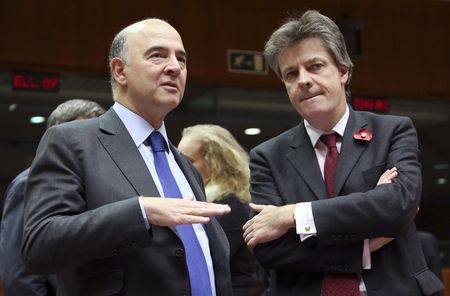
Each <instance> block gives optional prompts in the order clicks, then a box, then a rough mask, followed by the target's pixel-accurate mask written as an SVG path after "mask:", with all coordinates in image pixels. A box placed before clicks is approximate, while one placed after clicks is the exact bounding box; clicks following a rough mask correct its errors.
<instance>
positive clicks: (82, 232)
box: [22, 18, 232, 296]
mask: <svg viewBox="0 0 450 296" xmlns="http://www.w3.org/2000/svg"><path fill="white" fill-rule="evenodd" d="M109 66H110V70H111V86H112V93H113V98H114V101H115V102H114V105H113V106H112V107H111V109H109V110H108V111H107V112H106V113H105V114H103V115H102V116H100V117H98V118H96V119H88V120H80V121H76V122H69V123H66V124H61V125H57V126H54V127H52V128H50V129H48V130H47V132H46V133H45V134H44V136H43V138H42V140H41V142H40V144H39V147H38V150H37V153H36V158H35V160H34V162H33V165H32V166H31V169H30V174H29V177H28V182H27V188H26V193H25V227H24V241H23V248H22V254H23V258H24V261H25V263H26V264H27V265H28V266H29V267H30V268H32V269H34V270H35V271H40V272H56V273H57V276H58V294H60V295H83V296H87V295H122V296H139V295H164V296H172V295H173V296H175V295H177V296H179V295H191V296H228V295H231V294H232V290H231V279H230V269H229V260H228V255H229V246H228V244H227V243H226V239H227V238H226V236H225V233H224V232H223V230H222V228H221V227H220V225H219V223H218V222H217V220H216V219H215V217H214V216H216V215H224V214H227V213H229V212H230V208H229V207H228V206H226V205H221V204H213V203H208V202H206V199H205V195H204V187H203V181H202V178H201V176H200V174H199V173H198V172H197V170H196V169H195V168H194V167H193V166H192V164H191V163H190V162H189V160H187V159H186V158H185V157H184V156H183V155H181V153H180V152H179V151H178V150H177V149H176V148H175V147H174V146H173V145H172V143H171V142H170V141H169V137H168V135H167V132H166V127H165V121H164V120H165V118H166V115H167V114H168V113H169V112H170V111H172V110H174V109H175V108H176V107H177V106H178V105H179V104H180V103H181V100H182V97H183V94H184V89H185V85H186V78H187V53H186V50H185V49H184V46H183V41H182V39H181V36H180V34H179V33H178V32H177V30H175V28H174V27H172V26H171V25H170V24H168V23H167V22H165V21H163V20H160V19H156V18H152V19H146V20H143V21H139V22H136V23H133V24H131V25H129V26H127V27H126V28H124V29H123V30H121V31H120V32H119V33H118V34H117V35H116V36H115V37H114V39H113V42H112V44H111V49H110V54H109Z"/></svg>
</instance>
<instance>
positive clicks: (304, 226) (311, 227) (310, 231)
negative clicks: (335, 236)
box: [294, 202, 317, 241]
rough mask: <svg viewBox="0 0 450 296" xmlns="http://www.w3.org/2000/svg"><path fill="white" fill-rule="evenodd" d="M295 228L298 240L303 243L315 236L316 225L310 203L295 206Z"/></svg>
mask: <svg viewBox="0 0 450 296" xmlns="http://www.w3.org/2000/svg"><path fill="white" fill-rule="evenodd" d="M294 218H295V228H296V230H297V234H299V235H300V240H301V241H304V240H306V239H307V238H309V237H311V236H316V235H317V230H316V224H315V223H314V217H313V213H312V206H311V203H310V202H300V203H297V204H296V205H295V216H294Z"/></svg>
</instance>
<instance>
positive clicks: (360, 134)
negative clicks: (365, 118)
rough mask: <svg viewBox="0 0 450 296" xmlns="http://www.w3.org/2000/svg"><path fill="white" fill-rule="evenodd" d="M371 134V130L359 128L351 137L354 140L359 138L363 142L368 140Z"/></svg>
mask: <svg viewBox="0 0 450 296" xmlns="http://www.w3.org/2000/svg"><path fill="white" fill-rule="evenodd" d="M372 136H373V134H372V132H371V131H370V130H369V129H367V128H361V129H359V130H358V131H356V133H354V134H353V138H354V139H355V140H361V141H365V142H369V141H370V140H372Z"/></svg>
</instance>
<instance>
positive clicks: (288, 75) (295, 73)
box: [284, 71, 297, 80]
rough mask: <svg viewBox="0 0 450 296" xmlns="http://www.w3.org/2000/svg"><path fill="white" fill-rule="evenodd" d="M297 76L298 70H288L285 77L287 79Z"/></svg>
mask: <svg viewBox="0 0 450 296" xmlns="http://www.w3.org/2000/svg"><path fill="white" fill-rule="evenodd" d="M295 76H297V71H288V72H286V73H284V79H285V80H289V79H292V78H294V77H295Z"/></svg>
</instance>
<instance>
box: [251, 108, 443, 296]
mask: <svg viewBox="0 0 450 296" xmlns="http://www.w3.org/2000/svg"><path fill="white" fill-rule="evenodd" d="M363 127H364V128H367V129H369V130H370V131H371V132H372V133H373V137H372V139H371V140H370V141H363V140H356V139H354V133H356V132H358V130H359V129H361V128H363ZM418 153H419V151H418V144H417V135H416V131H415V129H414V127H413V124H412V122H411V120H410V119H408V118H405V117H396V116H380V115H376V114H373V113H369V112H354V111H353V110H350V117H349V120H348V123H347V126H346V129H345V133H344V136H343V139H342V146H341V152H340V157H339V161H338V164H337V171H336V182H335V192H336V195H337V196H336V197H334V198H332V199H327V194H326V189H325V185H324V181H323V178H322V175H321V173H320V168H319V165H318V162H317V158H316V155H315V152H314V148H313V147H312V144H311V141H310V139H309V137H308V135H307V133H306V129H305V126H304V123H303V122H301V123H300V125H298V126H297V127H294V128H292V129H291V130H289V131H287V132H285V133H283V134H281V135H279V136H277V137H275V138H273V139H271V140H269V141H267V142H265V143H263V144H261V145H259V146H258V147H256V148H254V149H253V150H252V151H251V153H250V169H251V193H252V199H253V202H255V203H260V204H273V205H277V206H280V205H285V204H295V203H298V202H312V211H313V216H314V221H315V223H316V227H317V237H312V238H309V239H307V240H306V241H304V242H300V240H299V236H298V235H297V234H296V233H295V230H294V229H292V230H290V231H289V232H288V233H287V234H286V235H284V236H282V237H281V238H280V239H277V240H275V241H272V242H269V243H265V244H261V245H257V246H256V248H255V253H256V256H257V258H258V259H259V261H260V263H261V264H262V265H263V267H266V268H272V269H275V270H276V271H277V291H276V293H275V294H276V295H317V296H318V295H320V287H321V281H322V278H323V274H324V273H325V272H338V273H340V272H341V273H362V276H363V279H364V283H365V285H366V287H367V291H368V295H369V296H374V295H386V296H392V295H408V296H415V295H430V294H432V293H434V292H436V291H437V290H439V289H442V284H441V283H440V281H439V279H438V278H437V277H436V276H435V275H434V274H433V273H432V272H431V271H430V270H429V269H428V268H427V267H426V263H425V259H424V256H423V253H422V249H421V246H420V242H419V240H418V237H417V232H416V229H415V225H414V217H415V215H416V211H417V207H418V205H419V202H420V194H421V184H422V182H421V165H420V163H419V162H418ZM393 166H396V167H397V168H398V171H399V174H398V177H397V178H396V179H395V180H394V182H393V183H391V184H384V185H380V186H376V184H377V181H378V178H379V177H380V175H381V174H382V173H383V172H384V171H385V170H386V169H387V168H392V167H393ZM375 237H395V240H394V241H392V242H391V243H389V244H388V245H386V246H384V247H383V248H382V249H380V250H379V251H377V252H374V253H372V254H371V260H372V261H371V263H372V268H371V269H370V270H364V271H363V270H362V251H363V240H364V239H368V238H375Z"/></svg>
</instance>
